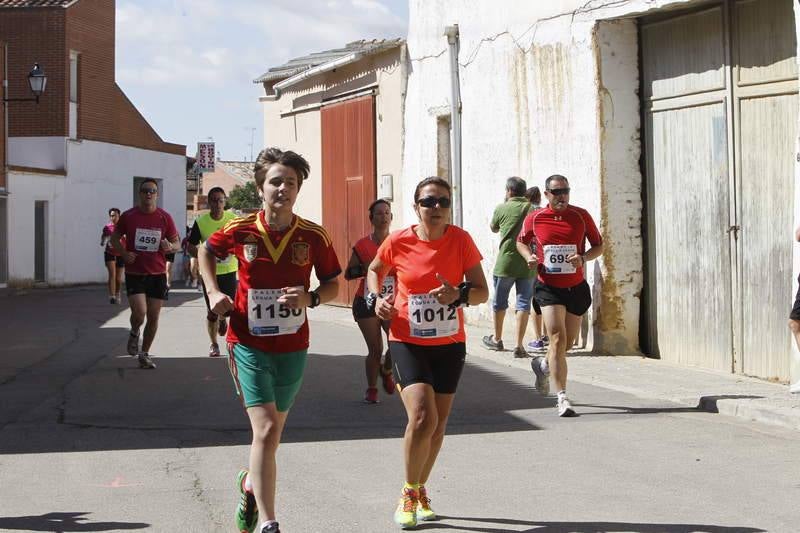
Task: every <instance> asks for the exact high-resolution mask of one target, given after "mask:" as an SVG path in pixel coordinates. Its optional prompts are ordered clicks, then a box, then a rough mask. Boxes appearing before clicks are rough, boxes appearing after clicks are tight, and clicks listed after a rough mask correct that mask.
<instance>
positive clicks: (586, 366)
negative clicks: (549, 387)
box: [313, 306, 800, 431]
mask: <svg viewBox="0 0 800 533" xmlns="http://www.w3.org/2000/svg"><path fill="white" fill-rule="evenodd" d="M313 318H314V319H316V320H331V321H335V322H342V323H345V324H349V325H353V317H352V315H351V314H350V309H346V308H340V307H331V306H325V307H324V309H319V310H317V311H316V312H315V313H314V315H313ZM509 320H510V321H512V322H513V316H512V317H511V318H510V319H507V320H506V322H509ZM507 325H508V324H507ZM466 329H467V352H468V354H469V356H473V357H481V358H483V359H488V360H491V361H493V362H495V363H498V364H501V365H506V366H509V367H516V368H521V369H525V370H527V371H528V372H531V369H530V365H531V360H530V358H528V359H515V358H514V355H513V353H512V350H513V346H511V344H512V343H510V342H509V343H507V349H506V351H504V352H495V351H492V350H488V349H486V348H484V346H483V344H482V343H481V338H482V337H483V336H484V335H489V334H491V333H492V332H491V330H490V329H489V328H484V327H481V326H476V325H474V324H467V328H466ZM787 334H788V332H787ZM505 337H506V338H507V339H511V337H510V336H509V334H508V333H506V334H505ZM528 340H529V339H528ZM508 348H510V349H508ZM568 364H569V381H573V382H578V383H583V384H587V385H594V386H597V387H603V388H606V389H611V390H616V391H619V392H625V393H628V394H632V395H634V396H638V397H640V398H650V399H654V400H666V401H670V402H674V403H677V404H680V405H684V406H687V407H693V408H697V409H699V410H701V411H707V412H710V413H720V414H723V415H728V416H735V417H739V418H743V419H746V420H753V421H755V422H760V423H764V424H772V425H777V426H782V427H785V428H789V429H793V430H798V431H800V394H792V393H790V392H789V387H788V386H787V385H779V384H775V383H769V382H767V381H762V380H759V379H754V378H749V377H746V376H740V375H737V374H725V373H721V372H714V371H710V370H702V369H696V368H690V367H682V366H677V365H673V364H670V363H667V362H664V361H661V360H658V359H649V358H646V357H636V356H618V357H609V356H596V355H591V354H590V353H589V352H586V351H580V350H573V351H571V352H570V355H569V358H568ZM532 384H533V373H532V372H531V385H532Z"/></svg>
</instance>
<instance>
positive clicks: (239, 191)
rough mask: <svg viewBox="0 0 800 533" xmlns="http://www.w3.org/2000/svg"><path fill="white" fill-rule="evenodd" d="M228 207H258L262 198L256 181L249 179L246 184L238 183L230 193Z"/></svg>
mask: <svg viewBox="0 0 800 533" xmlns="http://www.w3.org/2000/svg"><path fill="white" fill-rule="evenodd" d="M228 207H229V208H231V209H239V210H241V209H258V208H259V207H261V199H260V198H259V197H258V189H256V182H255V181H248V182H247V183H246V184H245V185H244V186H242V185H237V186H236V187H234V188H233V190H232V191H231V193H230V194H229V195H228Z"/></svg>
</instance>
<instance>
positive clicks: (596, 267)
mask: <svg viewBox="0 0 800 533" xmlns="http://www.w3.org/2000/svg"><path fill="white" fill-rule="evenodd" d="M691 3H697V2H692V1H683V2H680V1H677V2H676V1H658V0H656V1H647V0H632V1H629V2H613V1H609V2H606V3H605V4H603V3H599V2H593V3H591V4H586V3H585V2H583V1H580V0H563V1H560V2H524V1H515V2H506V3H505V4H504V9H502V10H500V9H496V6H494V5H493V4H491V3H481V2H477V3H476V2H469V1H467V0H459V1H439V2H429V1H423V0H411V2H410V4H409V8H410V11H409V14H410V24H409V35H408V41H407V42H408V53H409V57H410V74H409V78H408V92H407V98H406V114H405V148H404V167H403V178H402V180H399V182H398V183H397V184H396V186H397V187H399V188H402V189H403V190H408V191H413V187H414V185H415V184H416V183H417V182H418V181H419V179H420V177H422V176H427V175H431V174H435V173H436V168H437V142H436V140H437V137H436V133H437V132H436V115H437V114H439V113H441V112H442V109H446V108H448V107H449V105H450V67H449V64H448V61H449V51H448V47H447V39H446V37H444V35H443V34H444V28H445V27H446V26H448V25H452V24H458V26H459V32H460V54H459V64H460V65H459V76H460V81H461V100H462V137H463V141H462V191H463V193H462V194H463V200H462V201H463V209H464V217H463V220H464V227H465V229H467V230H468V231H469V232H470V233H471V234H472V236H473V238H474V239H475V242H476V244H477V245H478V247H479V249H480V250H481V251H482V253H483V255H484V263H483V265H484V270H485V272H486V275H487V278H489V279H491V278H490V276H491V271H492V268H493V266H494V262H495V259H496V254H497V247H498V245H499V238H498V236H497V235H495V234H492V233H490V231H489V229H488V227H489V221H490V219H491V215H492V212H493V210H494V207H495V206H496V205H497V204H498V203H499V202H501V201H502V198H503V189H504V183H505V180H506V179H507V178H508V177H509V176H512V175H518V176H521V177H523V178H525V179H526V180H527V182H528V186H529V187H530V186H533V185H538V186H539V187H540V188H542V189H543V188H544V180H545V178H546V177H547V176H549V175H551V174H563V175H565V176H567V177H568V178H569V179H570V183H571V186H572V189H573V194H572V196H571V202H572V203H573V204H574V205H578V206H581V207H584V208H586V209H587V210H588V211H589V212H590V213H591V214H592V216H593V217H594V219H595V221H596V222H597V223H598V225H599V226H600V228H601V231H602V233H603V235H604V239H605V240H606V245H607V251H606V254H604V257H603V258H601V259H599V260H598V261H595V262H594V263H592V264H590V268H588V269H587V280H588V281H589V283H590V285H591V286H592V289H593V294H594V303H593V307H592V309H591V310H590V311H589V313H588V318H589V322H590V325H591V327H590V328H589V332H588V336H589V338H588V341H589V347H590V348H594V349H595V350H596V351H599V352H610V353H616V354H623V353H636V352H637V351H638V349H639V342H638V332H639V308H640V301H639V297H640V293H641V288H642V240H641V209H642V202H641V172H640V170H639V163H638V161H639V121H640V118H639V100H638V95H637V92H638V87H639V83H638V56H637V53H638V52H637V46H638V44H637V35H636V26H635V21H634V20H632V19H629V20H627V21H625V22H609V23H604V24H599V22H600V21H609V20H614V19H619V18H622V17H631V16H632V15H638V14H643V13H645V12H650V11H653V10H656V9H664V8H669V7H685V6H686V5H687V4H691ZM403 209H404V215H405V218H406V220H413V211H412V208H411V206H410V205H403ZM467 316H468V320H470V321H480V322H484V323H488V321H489V320H490V318H491V310H490V306H489V304H487V305H482V306H478V307H477V308H470V309H469V310H468V312H467Z"/></svg>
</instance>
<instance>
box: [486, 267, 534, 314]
mask: <svg viewBox="0 0 800 533" xmlns="http://www.w3.org/2000/svg"><path fill="white" fill-rule="evenodd" d="M492 278H493V280H494V300H493V301H492V309H493V310H495V311H505V310H506V309H508V294H509V293H510V292H511V287H516V290H517V307H516V309H517V311H525V312H526V313H530V312H531V300H532V299H533V281H534V278H503V277H499V276H492Z"/></svg>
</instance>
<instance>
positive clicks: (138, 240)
mask: <svg viewBox="0 0 800 533" xmlns="http://www.w3.org/2000/svg"><path fill="white" fill-rule="evenodd" d="M157 199H158V183H157V182H156V180H154V179H149V178H148V179H146V180H144V181H143V182H142V183H140V184H139V205H138V206H136V207H133V208H131V209H128V210H127V211H125V212H124V213H122V216H121V217H120V218H119V222H117V225H116V227H115V228H114V233H112V234H111V244H112V246H114V249H115V250H116V251H117V252H118V253H119V254H120V255H121V256H122V258H123V259H124V260H125V292H126V293H127V294H128V304H129V305H130V308H131V332H130V335H129V336H128V353H129V354H130V355H135V356H137V358H138V360H139V367H140V368H155V367H156V365H155V363H154V362H153V360H152V359H151V358H150V346H151V345H152V344H153V340H154V339H155V338H156V331H158V317H159V315H160V314H161V305H162V304H163V303H164V300H166V299H167V292H168V287H167V260H166V254H168V253H174V252H175V251H177V250H178V249H180V240H179V236H178V230H177V229H176V228H175V222H174V221H173V220H172V217H171V216H170V215H169V213H167V212H166V211H164V210H163V209H161V208H159V207H158V205H157ZM123 235H124V236H125V243H124V244H123V243H122V242H121V239H122V236H123ZM145 316H146V317H147V324H146V325H145V327H144V335H143V336H142V349H141V350H139V328H140V327H141V325H142V324H143V323H144V319H145Z"/></svg>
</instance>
